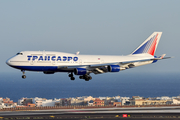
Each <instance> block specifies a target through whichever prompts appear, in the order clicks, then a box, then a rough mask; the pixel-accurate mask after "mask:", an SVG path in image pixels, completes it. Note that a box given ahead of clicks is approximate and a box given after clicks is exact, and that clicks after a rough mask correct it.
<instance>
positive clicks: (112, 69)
mask: <svg viewBox="0 0 180 120" xmlns="http://www.w3.org/2000/svg"><path fill="white" fill-rule="evenodd" d="M108 71H109V72H119V71H120V66H119V65H109V66H108Z"/></svg>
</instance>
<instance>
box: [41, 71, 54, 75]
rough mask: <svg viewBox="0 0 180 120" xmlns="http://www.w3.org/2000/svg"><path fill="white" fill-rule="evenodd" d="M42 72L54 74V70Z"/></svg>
mask: <svg viewBox="0 0 180 120" xmlns="http://www.w3.org/2000/svg"><path fill="white" fill-rule="evenodd" d="M43 73H44V74H54V73H55V72H51V71H43Z"/></svg>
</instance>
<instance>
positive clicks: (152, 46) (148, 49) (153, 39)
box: [131, 32, 162, 56]
mask: <svg viewBox="0 0 180 120" xmlns="http://www.w3.org/2000/svg"><path fill="white" fill-rule="evenodd" d="M161 35H162V32H154V33H153V34H151V35H150V36H149V37H148V38H147V39H146V40H145V41H144V42H143V43H142V44H141V45H140V46H139V47H138V48H137V49H136V50H135V51H133V52H132V53H131V54H142V53H149V54H150V55H153V56H154V53H155V51H156V48H157V46H158V43H159V40H160V38H161Z"/></svg>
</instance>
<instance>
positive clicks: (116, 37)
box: [0, 0, 180, 74]
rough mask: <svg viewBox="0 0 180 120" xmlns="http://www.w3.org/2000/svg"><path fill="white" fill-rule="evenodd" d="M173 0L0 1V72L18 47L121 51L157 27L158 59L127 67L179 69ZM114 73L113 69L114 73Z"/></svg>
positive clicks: (179, 24)
mask: <svg viewBox="0 0 180 120" xmlns="http://www.w3.org/2000/svg"><path fill="white" fill-rule="evenodd" d="M179 5H180V1H179V0H68V1H67V0H26V1H25V0H12V1H8V0H0V56H1V60H0V72H15V71H17V70H15V69H13V68H10V67H9V66H7V65H6V64H5V61H6V60H7V59H8V58H10V57H12V56H13V55H15V54H16V53H17V52H19V51H26V50H49V51H61V52H69V53H75V52H76V51H80V54H100V55H127V54H130V53H131V52H132V51H133V50H134V49H135V48H137V47H138V46H139V45H140V44H141V43H142V42H143V41H144V40H145V39H146V38H147V37H148V36H149V35H151V34H152V33H153V32H154V31H162V32H163V34H162V37H161V40H160V43H159V46H158V49H157V51H156V55H157V56H159V55H161V54H164V53H166V54H167V56H174V57H175V58H173V59H168V60H162V61H159V62H157V63H156V64H153V65H147V66H143V67H139V68H135V69H132V70H129V72H135V71H136V72H144V71H145V72H153V71H154V72H164V73H166V72H179V73H180V62H179V61H180V55H179V52H180V40H179V38H180V7H179ZM117 74H118V73H117Z"/></svg>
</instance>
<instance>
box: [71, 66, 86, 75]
mask: <svg viewBox="0 0 180 120" xmlns="http://www.w3.org/2000/svg"><path fill="white" fill-rule="evenodd" d="M86 73H87V70H86V69H85V68H76V69H74V74H75V75H85V74H86Z"/></svg>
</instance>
